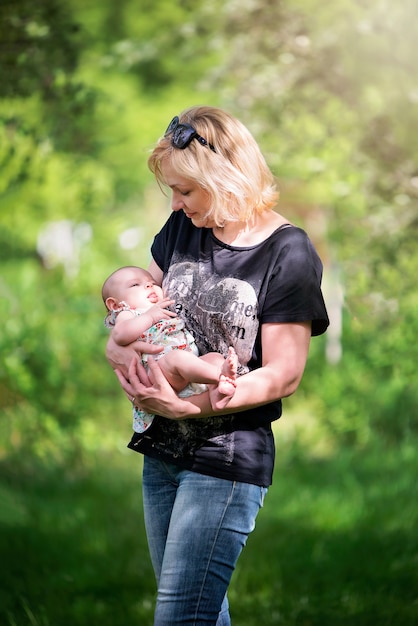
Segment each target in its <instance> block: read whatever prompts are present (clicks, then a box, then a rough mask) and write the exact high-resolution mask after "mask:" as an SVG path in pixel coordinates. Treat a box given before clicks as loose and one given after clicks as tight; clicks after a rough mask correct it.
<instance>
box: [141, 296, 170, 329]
mask: <svg viewBox="0 0 418 626" xmlns="http://www.w3.org/2000/svg"><path fill="white" fill-rule="evenodd" d="M172 304H174V300H170V298H164V299H163V300H161V302H158V304H154V305H153V306H152V307H151V308H150V309H148V311H147V313H148V315H151V318H152V323H153V324H156V323H157V322H159V321H160V320H167V319H170V317H177V313H175V312H174V311H170V309H169V308H168V307H170V306H171V305H172Z"/></svg>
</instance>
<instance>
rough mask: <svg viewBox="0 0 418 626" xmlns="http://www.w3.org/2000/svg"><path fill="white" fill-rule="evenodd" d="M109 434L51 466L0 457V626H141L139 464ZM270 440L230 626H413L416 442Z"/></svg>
mask: <svg viewBox="0 0 418 626" xmlns="http://www.w3.org/2000/svg"><path fill="white" fill-rule="evenodd" d="M117 437H119V438H120V432H119V434H118V435H117ZM117 437H116V436H115V440H114V446H113V447H112V446H110V447H109V446H105V447H104V448H102V449H96V450H90V451H89V452H88V455H87V457H86V458H87V460H84V461H83V462H82V463H80V462H74V466H72V467H71V468H69V467H68V464H67V469H65V470H64V469H63V468H62V467H61V468H59V467H57V466H55V465H52V466H50V467H48V466H47V465H46V464H45V463H43V464H42V466H37V465H35V464H29V465H28V463H27V462H23V461H19V460H18V459H16V458H15V459H13V460H12V459H10V458H7V459H3V461H2V463H1V465H0V503H1V504H0V560H1V566H0V624H1V626H95V625H97V626H99V625H100V626H115V625H119V624H121V625H122V624H123V626H151V624H152V613H153V602H154V594H155V586H154V579H153V574H152V570H151V565H150V561H149V557H148V552H147V547H146V541H145V534H144V528H143V523H142V510H141V489H140V471H141V457H140V455H136V454H135V453H133V452H130V451H128V450H125V449H124V446H123V445H120V444H119V443H118V442H117ZM276 439H277V443H278V458H277V462H276V470H275V480H274V485H273V487H272V488H271V489H270V491H269V494H268V495H267V498H266V501H265V506H264V509H263V510H262V511H261V513H260V515H259V518H258V523H257V529H256V531H255V532H254V533H253V535H251V536H250V538H249V540H248V544H247V547H246V549H245V550H244V552H243V554H242V556H241V559H240V561H239V563H238V567H237V570H236V572H235V574H234V578H233V582H232V585H231V590H230V604H231V614H232V620H233V624H234V626H259V625H260V624H263V625H264V626H273V625H274V626H276V625H280V626H282V625H283V626H296V625H298V626H317V625H318V626H319V625H321V626H343V625H344V626H348V625H350V626H366V625H367V626H368V625H370V626H376V625H378V626H389V625H393V626H412V625H413V624H418V535H417V522H418V513H417V501H418V499H417V484H416V476H417V474H418V456H417V454H416V443H417V442H414V441H412V442H404V443H403V444H402V445H399V446H398V447H396V448H395V447H392V448H385V447H384V446H383V444H378V443H376V442H375V443H374V444H370V446H369V447H368V449H363V450H362V451H361V452H360V451H354V450H351V449H348V448H340V449H328V450H326V451H323V450H322V451H320V452H318V450H314V449H313V447H311V448H309V446H307V445H306V443H305V442H303V444H301V441H300V438H299V437H297V436H292V437H290V438H289V437H288V436H287V435H286V428H284V429H283V430H281V425H280V424H279V427H278V428H277V430H276Z"/></svg>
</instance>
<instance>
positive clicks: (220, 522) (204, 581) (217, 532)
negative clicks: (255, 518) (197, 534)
mask: <svg viewBox="0 0 418 626" xmlns="http://www.w3.org/2000/svg"><path fill="white" fill-rule="evenodd" d="M236 484H237V482H236V481H235V480H234V481H233V482H232V489H231V492H230V494H229V496H228V499H227V501H226V503H225V507H224V510H223V513H222V517H221V518H220V521H219V524H218V528H217V530H216V533H215V536H214V539H213V542H212V550H211V551H210V554H209V558H208V560H207V564H206V571H205V575H204V576H203V580H202V586H201V588H200V593H199V598H198V601H197V604H196V613H195V616H194V626H196V624H197V622H196V620H197V615H198V612H199V608H200V602H201V600H202V594H203V588H204V586H205V583H206V580H207V576H208V570H209V564H210V563H211V562H212V557H213V551H214V549H215V545H216V542H217V540H218V537H219V533H220V530H221V527H222V524H223V521H224V519H225V515H226V512H227V510H228V508H229V506H230V504H231V500H232V496H233V495H234V492H235V487H236Z"/></svg>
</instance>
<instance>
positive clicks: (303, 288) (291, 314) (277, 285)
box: [260, 227, 329, 336]
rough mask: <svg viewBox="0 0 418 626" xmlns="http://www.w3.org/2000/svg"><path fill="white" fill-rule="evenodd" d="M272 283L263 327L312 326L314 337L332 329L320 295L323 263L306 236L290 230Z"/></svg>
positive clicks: (263, 316)
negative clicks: (301, 324)
mask: <svg viewBox="0 0 418 626" xmlns="http://www.w3.org/2000/svg"><path fill="white" fill-rule="evenodd" d="M281 236H282V237H284V241H283V242H282V245H281V246H280V250H279V252H278V256H277V260H276V267H275V269H274V271H272V273H271V275H270V279H269V285H268V289H267V294H266V298H265V301H264V305H263V309H262V311H260V321H261V323H268V322H281V323H292V322H306V321H311V322H312V335H313V336H314V335H321V334H322V333H324V332H325V331H326V329H327V327H328V325H329V319H328V314H327V311H326V306H325V302H324V298H323V295H322V291H321V280H322V263H321V260H320V258H319V256H318V254H317V252H316V250H315V248H314V246H313V244H312V242H311V241H310V239H309V238H308V236H307V235H306V233H305V232H304V231H303V230H302V229H300V228H294V227H291V228H287V229H286V232H283V233H281Z"/></svg>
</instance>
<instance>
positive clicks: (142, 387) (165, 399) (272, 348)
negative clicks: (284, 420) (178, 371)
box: [116, 322, 311, 419]
mask: <svg viewBox="0 0 418 626" xmlns="http://www.w3.org/2000/svg"><path fill="white" fill-rule="evenodd" d="M310 337H311V323H310V322H301V323H297V324H293V323H292V324H276V323H274V324H263V326H262V329H261V343H262V352H263V363H262V367H260V368H259V369H256V370H253V371H252V372H250V373H248V374H245V375H244V376H241V377H239V378H238V379H237V387H236V391H235V394H234V396H233V397H232V398H231V400H230V401H229V403H228V407H227V409H226V410H223V411H220V412H219V413H222V414H226V413H234V412H237V411H244V410H246V409H251V408H254V407H257V406H261V405H263V404H267V403H268V402H272V401H274V400H278V399H279V398H284V397H286V396H290V395H291V394H293V393H294V392H295V391H296V389H297V387H298V385H299V383H300V381H301V378H302V375H303V372H304V369H305V364H306V360H307V357H308V352H309V344H310ZM148 367H149V374H148V375H147V374H145V370H144V369H143V368H142V366H141V365H140V364H137V363H135V362H131V365H130V368H129V374H128V377H125V376H123V374H121V372H116V374H117V375H118V378H119V381H120V383H121V385H122V387H123V389H124V390H125V391H126V393H127V394H128V395H129V396H130V397H135V399H136V403H137V404H138V405H139V406H140V407H141V409H143V410H145V411H147V412H149V413H155V414H158V415H164V416H165V417H167V418H169V419H185V418H190V417H195V418H197V417H208V416H210V415H215V414H216V412H215V411H213V410H212V408H211V405H210V402H209V396H208V394H207V393H203V394H200V395H195V396H190V397H189V398H184V399H182V398H178V397H177V395H176V393H175V392H174V391H173V390H172V389H171V387H170V385H169V384H168V382H167V381H166V380H165V378H164V376H163V374H162V372H161V370H160V368H159V365H158V363H157V362H155V361H154V360H152V359H149V360H148ZM150 381H151V383H152V384H151V386H150Z"/></svg>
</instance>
